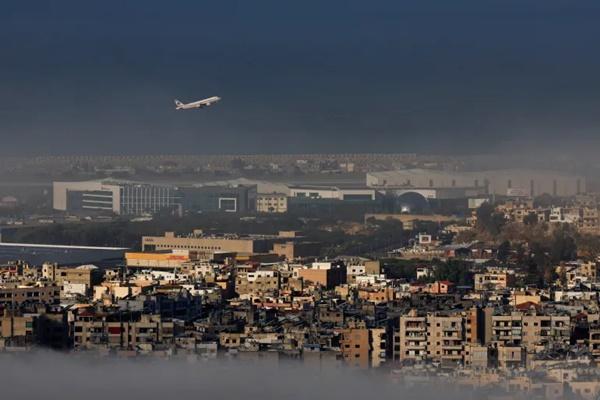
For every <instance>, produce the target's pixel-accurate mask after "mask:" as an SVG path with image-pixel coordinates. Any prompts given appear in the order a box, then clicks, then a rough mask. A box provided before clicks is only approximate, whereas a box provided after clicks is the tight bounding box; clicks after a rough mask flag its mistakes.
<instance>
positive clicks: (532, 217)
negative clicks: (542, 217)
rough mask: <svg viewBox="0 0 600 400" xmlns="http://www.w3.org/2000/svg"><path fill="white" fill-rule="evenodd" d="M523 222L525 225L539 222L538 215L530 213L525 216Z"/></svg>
mask: <svg viewBox="0 0 600 400" xmlns="http://www.w3.org/2000/svg"><path fill="white" fill-rule="evenodd" d="M523 223H524V224H525V225H529V226H531V225H535V224H537V223H538V216H537V214H536V213H532V212H531V213H529V214H527V215H526V216H525V217H524V218H523Z"/></svg>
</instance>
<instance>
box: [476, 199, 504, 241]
mask: <svg viewBox="0 0 600 400" xmlns="http://www.w3.org/2000/svg"><path fill="white" fill-rule="evenodd" d="M505 223H506V220H505V219H504V215H503V214H502V213H498V212H496V210H495V208H494V206H493V205H491V204H490V203H488V202H487V201H486V202H485V203H483V204H482V205H481V206H479V208H478V209H477V227H478V228H479V229H480V230H484V231H486V232H488V233H490V234H492V235H494V236H495V235H498V234H499V233H500V230H501V229H502V227H503V226H504V224H505Z"/></svg>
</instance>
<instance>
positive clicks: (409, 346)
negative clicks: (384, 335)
mask: <svg viewBox="0 0 600 400" xmlns="http://www.w3.org/2000/svg"><path fill="white" fill-rule="evenodd" d="M397 332H398V333H397V334H396V335H395V336H394V359H395V360H399V361H404V360H414V361H423V360H425V359H427V356H428V354H427V346H428V340H427V317H426V316H424V315H418V313H417V311H416V310H411V311H410V312H409V313H408V314H407V315H403V316H401V317H400V319H399V328H398V331H397Z"/></svg>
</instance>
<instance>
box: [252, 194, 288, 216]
mask: <svg viewBox="0 0 600 400" xmlns="http://www.w3.org/2000/svg"><path fill="white" fill-rule="evenodd" d="M287 210H288V198H287V195H286V194H284V193H259V194H257V195H256V212H259V213H268V214H280V213H286V212H287Z"/></svg>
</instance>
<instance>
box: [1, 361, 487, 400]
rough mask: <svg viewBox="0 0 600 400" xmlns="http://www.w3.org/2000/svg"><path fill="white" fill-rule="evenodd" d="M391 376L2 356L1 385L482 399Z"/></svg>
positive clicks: (14, 390) (64, 393)
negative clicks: (418, 385)
mask: <svg viewBox="0 0 600 400" xmlns="http://www.w3.org/2000/svg"><path fill="white" fill-rule="evenodd" d="M390 376H391V375H390V374H389V373H385V372H383V373H375V372H373V371H357V370H351V369H347V368H328V369H322V368H318V367H317V368H311V367H308V366H302V365H299V364H295V363H283V364H282V363H277V364H276V365H275V364H272V363H265V362H238V361H236V360H224V361H192V360H187V359H185V358H182V359H177V360H174V359H171V360H165V359H139V358H138V359H122V358H111V357H103V358H98V357H93V356H89V355H83V354H82V355H77V354H75V355H74V354H71V355H64V354H55V353H49V352H39V353H35V354H0V388H1V393H2V398H5V399H24V400H25V399H27V400H28V399H39V398H44V399H65V400H70V399H78V400H84V399H85V400H96V399H98V400H100V399H102V400H105V399H108V398H128V399H147V400H152V399H168V398H204V399H210V398H215V399H242V398H244V399H303V400H307V399H369V400H370V399H375V398H377V399H378V400H381V399H432V400H433V399H439V398H440V397H441V396H442V395H443V398H444V399H447V400H452V399H459V398H461V399H469V398H474V397H473V393H469V392H466V391H465V392H462V393H461V392H460V391H457V390H456V389H454V388H451V387H444V386H441V385H438V384H431V385H429V386H428V387H424V386H420V387H418V388H417V387H407V386H405V385H402V384H399V383H397V382H394V380H393V379H391V378H390ZM477 398H482V397H477Z"/></svg>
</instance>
